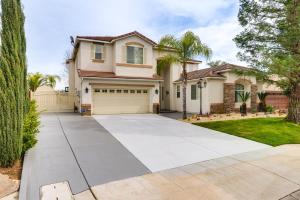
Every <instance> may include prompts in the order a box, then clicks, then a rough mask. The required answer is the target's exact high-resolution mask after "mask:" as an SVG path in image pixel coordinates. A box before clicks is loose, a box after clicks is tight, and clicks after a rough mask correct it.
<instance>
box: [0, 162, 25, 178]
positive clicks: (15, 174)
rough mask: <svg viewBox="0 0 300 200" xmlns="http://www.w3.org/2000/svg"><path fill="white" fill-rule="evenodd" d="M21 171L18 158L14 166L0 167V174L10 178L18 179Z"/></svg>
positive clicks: (20, 163)
mask: <svg viewBox="0 0 300 200" xmlns="http://www.w3.org/2000/svg"><path fill="white" fill-rule="evenodd" d="M21 173H22V162H21V161H20V160H18V161H17V162H16V163H15V164H14V166H12V167H7V168H3V167H0V174H3V175H8V176H9V178H10V179H13V180H20V179H21Z"/></svg>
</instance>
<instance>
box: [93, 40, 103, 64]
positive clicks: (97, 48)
mask: <svg viewBox="0 0 300 200" xmlns="http://www.w3.org/2000/svg"><path fill="white" fill-rule="evenodd" d="M94 53H95V55H94V59H95V60H103V45H99V44H94Z"/></svg>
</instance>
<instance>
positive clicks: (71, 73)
mask: <svg viewBox="0 0 300 200" xmlns="http://www.w3.org/2000/svg"><path fill="white" fill-rule="evenodd" d="M66 66H67V69H68V76H69V91H70V92H75V63H74V62H73V61H71V60H70V61H68V63H67V64H66Z"/></svg>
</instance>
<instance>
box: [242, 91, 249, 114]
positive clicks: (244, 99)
mask: <svg viewBox="0 0 300 200" xmlns="http://www.w3.org/2000/svg"><path fill="white" fill-rule="evenodd" d="M239 95H240V97H241V100H242V102H243V103H242V105H241V106H240V113H241V115H242V116H246V115H247V101H248V99H249V98H250V92H243V93H239Z"/></svg>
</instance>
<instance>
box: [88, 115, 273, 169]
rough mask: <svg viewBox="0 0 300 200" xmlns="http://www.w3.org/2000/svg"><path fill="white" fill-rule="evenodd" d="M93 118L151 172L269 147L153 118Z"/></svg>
mask: <svg viewBox="0 0 300 200" xmlns="http://www.w3.org/2000/svg"><path fill="white" fill-rule="evenodd" d="M94 118H95V119H96V120H97V121H98V122H99V123H100V124H101V125H102V126H103V127H104V128H105V129H106V130H108V131H109V132H110V133H111V134H112V135H113V136H114V137H115V138H117V139H118V140H119V141H120V142H121V143H122V144H123V145H124V146H125V147H126V148H127V149H128V150H129V151H130V152H131V153H132V154H133V155H134V156H135V157H136V158H137V159H138V160H140V161H141V162H142V163H143V164H144V165H145V166H146V167H147V168H148V169H150V170H151V171H152V172H156V171H160V170H165V169H170V168H175V167H180V166H184V165H188V164H192V163H197V162H201V161H205V160H211V159H215V158H220V157H224V156H229V155H233V154H239V153H244V152H249V151H254V150H260V149H265V148H270V146H268V145H264V144H261V143H257V142H254V141H250V140H247V139H243V138H239V137H236V136H231V135H228V134H224V133H220V132H217V131H213V130H210V129H206V128H202V127H199V126H195V125H192V124H188V123H185V122H181V121H177V120H174V119H170V118H166V117H162V116H158V115H153V114H133V115H96V116H94Z"/></svg>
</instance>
